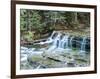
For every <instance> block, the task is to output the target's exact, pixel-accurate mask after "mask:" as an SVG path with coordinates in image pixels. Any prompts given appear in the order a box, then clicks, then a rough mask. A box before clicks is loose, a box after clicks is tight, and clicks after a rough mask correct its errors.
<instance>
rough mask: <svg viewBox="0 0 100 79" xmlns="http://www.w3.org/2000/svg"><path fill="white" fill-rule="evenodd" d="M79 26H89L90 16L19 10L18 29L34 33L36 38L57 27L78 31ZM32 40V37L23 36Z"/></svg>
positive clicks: (81, 13)
mask: <svg viewBox="0 0 100 79" xmlns="http://www.w3.org/2000/svg"><path fill="white" fill-rule="evenodd" d="M79 24H84V26H85V27H89V25H90V14H89V13H86V12H68V11H51V10H46V11H45V10H33V9H21V10H20V29H21V32H23V31H30V32H32V31H35V34H36V36H35V37H36V38H38V37H41V35H43V34H46V33H48V32H52V31H53V30H55V29H56V28H57V25H58V26H61V27H62V25H63V26H65V27H67V28H68V29H80V28H79ZM25 38H29V39H32V35H31V34H29V36H27V35H26V36H25Z"/></svg>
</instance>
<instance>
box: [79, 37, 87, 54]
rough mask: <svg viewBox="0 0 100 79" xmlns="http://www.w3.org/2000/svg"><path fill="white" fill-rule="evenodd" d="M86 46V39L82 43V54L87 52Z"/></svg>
mask: <svg viewBox="0 0 100 79" xmlns="http://www.w3.org/2000/svg"><path fill="white" fill-rule="evenodd" d="M85 45H86V37H84V38H83V41H82V43H81V48H80V53H82V52H85Z"/></svg>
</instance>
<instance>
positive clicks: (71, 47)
mask: <svg viewBox="0 0 100 79" xmlns="http://www.w3.org/2000/svg"><path fill="white" fill-rule="evenodd" d="M73 38H74V37H73V36H72V37H71V38H70V49H72V48H73V46H72V45H73V43H72V40H73Z"/></svg>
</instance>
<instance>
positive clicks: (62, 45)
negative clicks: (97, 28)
mask: <svg viewBox="0 0 100 79" xmlns="http://www.w3.org/2000/svg"><path fill="white" fill-rule="evenodd" d="M55 34H56V35H55ZM69 37H70V36H69V35H68V34H62V33H61V32H60V31H57V32H56V31H54V32H53V33H52V34H51V36H50V37H49V38H48V39H47V40H46V41H45V42H42V41H41V42H39V43H38V44H45V43H48V44H49V43H51V45H50V47H49V48H48V49H45V48H44V50H45V51H47V52H50V53H52V52H54V51H55V52H56V51H60V52H61V51H64V50H66V51H71V50H72V48H73V46H72V40H73V38H74V37H73V36H72V37H71V38H70V40H69V41H68V38H69ZM68 43H69V44H70V47H68ZM85 43H86V38H83V41H82V42H81V48H80V53H84V52H85ZM42 53H43V50H41V48H40V50H37V51H36V50H35V48H29V49H28V48H26V47H21V61H26V60H27V56H28V55H29V54H31V55H33V54H42Z"/></svg>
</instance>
